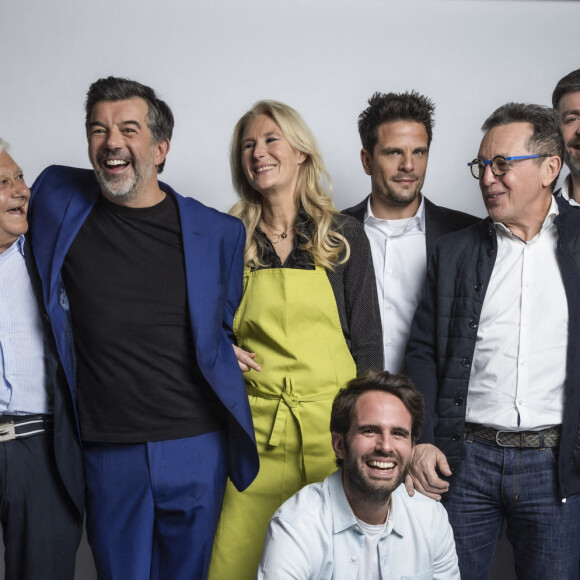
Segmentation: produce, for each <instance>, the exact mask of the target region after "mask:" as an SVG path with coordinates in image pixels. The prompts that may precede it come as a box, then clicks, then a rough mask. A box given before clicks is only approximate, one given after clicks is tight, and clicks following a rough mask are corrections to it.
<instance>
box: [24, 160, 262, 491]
mask: <svg viewBox="0 0 580 580" xmlns="http://www.w3.org/2000/svg"><path fill="white" fill-rule="evenodd" d="M159 185H160V187H161V189H163V191H165V192H166V193H167V194H169V195H174V196H175V198H176V199H177V203H178V207H179V214H180V218H181V226H182V235H183V249H184V256H185V271H186V281H187V296H188V302H189V311H190V321H191V329H192V333H193V341H194V344H195V347H196V354H197V360H198V363H199V367H200V369H201V371H202V372H203V375H204V377H205V378H206V380H207V382H208V383H209V384H210V386H211V387H212V388H213V390H214V391H215V393H216V395H217V396H218V397H219V399H220V400H221V401H222V403H223V404H224V406H225V408H226V409H227V411H228V414H227V415H228V433H227V436H228V471H229V476H230V479H231V480H232V482H233V483H234V484H235V486H236V487H237V488H238V489H240V490H242V489H244V488H246V487H247V486H248V485H249V484H250V483H251V482H252V480H253V479H254V478H255V476H256V474H257V472H258V465H259V462H258V454H257V450H256V444H255V438H254V428H253V424H252V417H251V413H250V408H249V404H248V397H247V394H246V389H245V386H244V381H243V378H242V374H241V372H240V370H239V367H238V364H237V361H236V358H235V355H234V352H233V349H232V342H233V341H234V336H233V330H232V324H233V317H234V314H235V311H236V309H237V307H238V303H239V301H240V297H241V292H242V279H243V254H244V246H245V230H244V227H243V225H242V223H241V222H240V221H239V220H237V219H236V218H233V217H231V216H228V215H225V214H223V213H221V212H218V211H216V210H214V209H210V208H208V207H206V206H204V205H202V204H201V203H199V202H197V201H196V200H194V199H192V198H185V197H182V196H180V195H178V194H177V193H176V192H175V191H173V190H172V189H171V188H170V187H169V186H168V185H166V184H164V183H161V182H160V184H159ZM100 194H101V193H100V187H99V184H98V182H97V180H96V178H95V175H94V172H93V171H90V170H86V169H75V168H71V167H62V166H51V167H49V168H47V169H45V170H44V171H43V172H42V173H41V175H40V176H39V177H38V179H37V180H36V182H35V183H34V185H33V186H32V201H31V205H30V212H29V222H30V230H31V239H32V247H33V251H34V255H35V258H36V262H37V265H38V270H39V274H40V278H41V281H42V288H43V297H44V302H45V305H46V309H47V311H48V314H49V316H50V320H51V323H52V328H53V331H54V335H55V338H56V342H57V348H58V352H59V354H60V357H61V360H62V362H63V366H64V370H65V373H66V376H67V379H68V383H69V386H70V388H71V390H72V391H73V400H76V397H75V393H74V391H75V383H76V378H75V375H76V358H75V352H74V342H73V336H72V328H71V325H70V316H69V309H68V299H67V296H66V292H65V289H64V286H63V281H62V275H61V269H62V265H63V262H64V259H65V256H66V254H67V252H68V249H69V248H70V245H71V243H72V242H73V240H74V239H75V237H76V235H77V233H78V231H79V230H80V228H81V226H82V224H83V223H84V221H85V220H86V218H87V216H88V215H89V213H90V212H91V210H92V208H93V206H94V204H95V202H96V201H97V199H98V198H99V196H100Z"/></svg>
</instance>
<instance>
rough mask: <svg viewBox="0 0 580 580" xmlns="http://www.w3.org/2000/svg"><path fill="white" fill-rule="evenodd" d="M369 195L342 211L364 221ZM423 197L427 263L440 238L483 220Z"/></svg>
mask: <svg viewBox="0 0 580 580" xmlns="http://www.w3.org/2000/svg"><path fill="white" fill-rule="evenodd" d="M369 197H370V196H367V197H365V198H364V199H363V200H362V201H361V202H360V203H359V204H357V205H354V206H353V207H349V208H348V209H345V210H343V211H342V213H346V214H348V215H351V216H353V217H355V218H356V219H357V220H359V221H360V222H361V223H364V221H365V213H366V211H367V204H368V199H369ZM423 199H424V200H425V229H426V232H425V235H426V238H427V240H426V246H427V247H426V249H427V253H426V256H425V263H427V261H428V260H429V256H430V255H431V253H432V252H433V246H434V245H435V242H436V241H437V239H438V238H440V237H441V236H443V235H445V234H450V233H451V232H455V231H457V230H462V229H463V228H466V227H467V226H471V225H473V224H476V223H477V222H480V221H481V218H478V217H475V216H473V215H471V214H468V213H463V212H462V211H457V210H455V209H449V208H446V207H442V206H439V205H435V204H434V203H433V202H431V201H429V200H428V199H427V198H426V197H425V196H423Z"/></svg>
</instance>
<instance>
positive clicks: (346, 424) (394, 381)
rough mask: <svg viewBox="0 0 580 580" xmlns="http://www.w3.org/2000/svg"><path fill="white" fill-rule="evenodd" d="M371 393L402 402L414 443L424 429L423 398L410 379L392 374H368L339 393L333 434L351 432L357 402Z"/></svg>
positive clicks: (333, 407) (332, 421)
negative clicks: (379, 393)
mask: <svg viewBox="0 0 580 580" xmlns="http://www.w3.org/2000/svg"><path fill="white" fill-rule="evenodd" d="M369 391H381V392H383V393H389V394H391V395H394V396H395V397H397V398H398V399H400V400H401V402H402V403H403V405H405V408H406V409H407V411H409V413H410V415H411V440H412V441H413V443H415V442H416V441H417V440H418V439H419V436H420V435H421V427H422V426H423V421H424V420H425V406H424V403H423V395H421V393H420V392H419V391H418V390H417V389H416V387H415V385H414V384H413V381H411V379H410V378H409V377H407V376H406V375H402V374H391V373H390V372H388V371H368V372H367V373H366V374H364V375H363V376H361V377H358V378H356V379H353V380H352V381H350V382H349V383H347V385H346V386H345V387H343V388H342V389H341V390H340V391H338V394H337V395H336V397H335V398H334V402H333V403H332V411H331V413H330V432H331V433H339V434H341V435H342V436H344V437H346V434H347V433H348V432H349V430H350V424H351V421H352V416H353V415H354V410H355V408H356V403H357V401H358V400H359V397H360V396H361V395H363V394H364V393H367V392H369ZM336 463H337V465H338V466H339V467H340V466H341V465H342V460H341V459H338V458H337V459H336Z"/></svg>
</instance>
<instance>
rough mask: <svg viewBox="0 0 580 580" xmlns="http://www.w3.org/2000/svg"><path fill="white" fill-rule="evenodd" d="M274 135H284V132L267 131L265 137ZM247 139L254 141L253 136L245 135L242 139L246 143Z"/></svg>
mask: <svg viewBox="0 0 580 580" xmlns="http://www.w3.org/2000/svg"><path fill="white" fill-rule="evenodd" d="M272 135H276V136H277V137H280V135H282V133H280V132H279V131H268V132H267V133H264V137H271V136H272ZM246 141H254V138H253V137H244V138H243V139H242V143H245V142H246Z"/></svg>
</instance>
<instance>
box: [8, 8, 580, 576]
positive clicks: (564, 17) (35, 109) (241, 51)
mask: <svg viewBox="0 0 580 580" xmlns="http://www.w3.org/2000/svg"><path fill="white" fill-rule="evenodd" d="M0 22H1V23H2V29H1V32H0V55H1V59H0V78H1V83H2V84H1V88H0V120H1V124H0V137H2V138H3V139H5V140H7V141H8V142H10V143H11V146H12V148H11V153H12V155H13V157H14V158H15V159H16V160H17V161H18V163H20V164H21V165H22V166H23V168H24V170H25V174H26V177H27V180H28V182H29V184H31V183H32V181H33V180H34V178H35V177H36V176H37V175H38V173H39V172H40V171H41V170H42V169H43V168H44V167H45V166H47V165H49V164H52V163H60V164H65V165H76V166H83V167H89V162H88V158H87V154H86V140H85V135H84V122H83V119H84V111H83V104H84V98H85V94H86V90H87V88H88V86H89V84H90V83H91V82H92V81H94V80H96V79H97V78H99V77H102V76H108V75H111V74H112V75H116V76H125V77H129V78H133V79H136V80H139V81H141V82H143V83H145V84H149V85H151V86H152V87H153V88H155V89H156V90H157V91H158V93H159V94H160V96H161V97H162V98H163V99H165V100H166V101H167V102H168V104H169V105H170V106H171V107H172V109H173V112H174V114H175V118H176V128H175V132H174V138H173V141H172V144H171V151H170V153H169V157H168V161H167V166H166V170H165V172H164V173H163V175H162V178H163V180H164V181H167V182H168V183H169V184H171V185H172V186H173V187H174V188H175V189H176V190H177V191H179V192H180V193H182V194H184V195H192V196H194V197H197V198H198V199H200V200H201V201H203V202H204V203H207V204H209V205H212V206H214V207H217V208H219V209H222V210H227V209H229V207H230V206H231V205H232V203H233V202H234V200H235V198H234V194H233V192H232V187H231V182H230V174H229V167H228V146H229V139H230V135H231V131H232V129H233V126H234V124H235V122H236V121H237V120H238V118H239V117H240V116H241V115H242V114H243V113H244V112H245V111H246V110H247V108H248V107H249V106H250V105H251V104H252V103H253V102H254V101H256V100H259V99H263V98H274V99H278V100H281V101H284V102H286V103H288V104H290V105H291V106H293V107H294V108H296V109H297V110H298V111H299V112H300V113H302V115H303V116H304V118H305V119H306V121H307V122H308V123H309V125H310V126H311V128H312V130H313V132H314V134H315V135H316V137H317V139H318V141H319V143H320V145H321V147H322V151H323V154H324V157H325V160H326V163H327V167H328V169H329V171H330V173H331V175H332V177H333V181H334V187H335V197H336V205H337V206H338V207H339V208H340V209H342V208H344V207H347V206H349V205H353V204H354V203H355V202H358V201H359V200H360V199H362V198H363V197H364V196H365V195H367V194H368V193H369V191H370V185H369V178H368V177H367V176H366V175H365V174H364V172H363V170H362V168H361V165H360V161H359V150H360V142H359V139H358V133H357V129H356V121H357V117H358V114H359V113H360V112H361V111H362V110H363V109H364V108H365V106H366V100H367V99H368V97H369V96H370V95H371V94H372V93H373V92H374V91H377V90H379V91H383V92H388V91H404V90H407V89H416V90H418V91H419V92H422V93H424V94H426V95H428V96H429V97H431V98H432V99H433V100H434V102H435V104H436V105H437V110H436V126H435V131H434V139H433V143H432V147H431V155H430V161H429V169H428V172H427V180H426V183H425V186H424V192H425V193H426V194H427V195H429V197H430V198H431V199H432V200H433V201H435V202H436V203H439V204H442V205H446V206H448V207H453V208H456V209H461V210H464V211H468V212H471V213H474V214H477V215H481V216H483V215H484V213H485V210H484V207H483V204H482V202H481V199H480V196H479V191H478V187H477V183H476V182H475V180H474V179H473V178H472V177H471V176H470V174H469V171H468V168H467V166H466V163H467V161H470V160H471V159H473V158H474V156H475V155H476V153H477V150H478V147H479V143H480V140H481V133H480V127H481V124H482V122H483V121H484V120H485V118H486V117H487V116H488V115H489V114H490V113H491V112H492V111H493V110H494V109H495V108H496V107H498V106H499V105H501V104H503V103H505V102H507V101H525V102H536V103H542V104H550V97H551V93H552V90H553V88H554V85H555V83H556V82H557V81H558V79H560V78H561V77H562V76H563V75H564V74H566V73H568V72H570V71H571V70H573V69H575V68H578V67H580V59H579V56H580V55H579V49H578V30H577V27H578V23H579V22H580V3H579V2H574V1H556V0H546V1H540V0H538V1H533V0H532V1H526V0H520V1H501V0H487V1H483V0H398V1H396V0H356V1H355V0H350V1H347V0H237V1H236V0H213V1H211V2H209V1H208V2H200V1H195V0H165V1H164V2H159V1H156V2H154V1H153V0H99V1H95V2H87V1H85V0H0ZM85 564H86V562H85ZM89 567H90V566H89ZM85 568H86V566H84V567H83V570H82V571H80V572H79V574H78V577H79V578H81V579H82V580H88V579H89V578H92V577H93V576H92V573H89V572H87V571H86V570H85ZM506 574H507V573H506ZM505 577H509V575H508V576H505ZM495 578H499V576H497V575H496V576H495Z"/></svg>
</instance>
